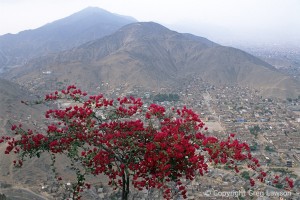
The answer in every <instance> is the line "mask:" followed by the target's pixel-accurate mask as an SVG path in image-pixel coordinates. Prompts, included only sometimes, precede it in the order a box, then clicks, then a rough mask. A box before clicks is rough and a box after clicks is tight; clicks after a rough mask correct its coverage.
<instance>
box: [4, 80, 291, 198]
mask: <svg viewBox="0 0 300 200" xmlns="http://www.w3.org/2000/svg"><path fill="white" fill-rule="evenodd" d="M58 99H64V100H65V101H68V102H73V104H71V105H70V106H69V107H64V108H61V109H54V110H48V111H47V112H46V114H45V117H46V118H47V119H48V120H49V125H48V127H47V128H46V130H45V132H43V133H39V132H36V131H33V130H27V131H25V130H24V129H23V128H22V126H20V125H19V126H16V125H13V126H12V131H14V132H15V134H16V135H17V136H16V137H2V139H0V143H2V142H6V143H7V148H6V151H5V153H6V154H9V153H10V152H12V151H13V152H14V153H16V154H18V155H19V157H20V160H18V161H14V164H15V165H16V166H22V163H23V161H24V159H25V158H26V157H36V156H37V157H39V156H40V154H41V153H43V152H49V153H50V154H51V155H52V158H53V161H55V155H56V154H64V155H66V156H67V157H68V158H69V159H70V161H72V163H77V165H78V164H79V165H80V166H77V167H74V168H73V169H74V170H75V171H76V174H77V184H75V186H74V188H73V189H74V198H77V197H79V192H80V191H82V190H83V188H85V187H87V188H89V187H90V185H89V184H87V183H85V175H86V174H92V175H95V176H96V175H100V174H104V175H106V176H107V177H108V178H109V183H108V184H109V185H111V186H112V187H114V188H118V187H119V188H121V190H122V199H124V200H125V199H128V195H129V192H130V185H132V186H133V187H135V188H137V189H139V190H142V189H144V188H146V189H151V188H158V189H162V190H163V191H164V198H166V199H170V198H172V196H173V195H174V194H175V193H176V194H177V193H179V194H180V195H182V196H183V197H184V198H186V197H187V194H186V192H187V191H186V188H185V184H183V181H182V179H186V180H193V179H194V178H195V176H196V175H197V174H200V175H204V174H205V173H206V172H207V171H208V168H209V165H208V164H209V163H211V164H223V165H228V166H229V167H231V168H232V169H234V170H235V171H236V172H238V171H239V170H238V167H237V164H245V166H247V167H248V168H250V169H252V170H254V171H256V172H258V173H257V176H256V178H257V179H259V180H261V181H262V182H263V181H264V179H265V177H266V176H267V174H266V173H265V172H263V171H262V170H261V169H260V165H259V163H258V160H257V159H256V158H254V157H252V155H251V153H250V148H249V146H248V144H246V143H241V142H239V141H238V140H237V139H235V136H234V134H230V135H229V136H228V137H226V138H225V139H218V138H216V137H213V136H207V135H206V134H205V132H206V129H207V128H205V127H204V123H203V122H202V121H201V120H200V118H199V116H198V115H197V114H196V113H195V112H193V111H192V110H191V109H187V108H186V107H183V108H182V109H175V108H171V109H166V108H164V107H162V106H159V105H156V104H151V105H150V106H149V107H147V108H144V106H143V102H142V101H141V99H135V98H132V97H130V98H126V97H123V98H118V99H117V100H115V101H114V100H110V99H107V98H105V97H104V96H103V95H101V94H100V95H95V96H89V97H87V94H86V93H84V92H82V91H81V90H80V89H77V88H76V87H75V86H69V87H68V88H67V90H62V91H61V92H57V91H56V92H55V93H52V94H49V95H46V98H45V101H56V100H58ZM74 166H75V165H74ZM57 178H58V179H60V178H59V177H57ZM286 180H287V183H288V184H289V186H290V187H292V186H293V182H292V180H291V179H289V178H287V179H286ZM275 181H277V179H276V180H275ZM171 183H173V184H171ZM250 183H251V185H254V179H250Z"/></svg>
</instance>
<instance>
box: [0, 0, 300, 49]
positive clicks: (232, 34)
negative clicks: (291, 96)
mask: <svg viewBox="0 0 300 200" xmlns="http://www.w3.org/2000/svg"><path fill="white" fill-rule="evenodd" d="M0 4H1V6H0V24H1V27H0V35H3V34H6V33H18V32H20V31H22V30H27V29H35V28H37V27H40V26H42V25H44V24H46V23H49V22H52V21H55V20H57V19H60V18H63V17H66V16H68V15H71V14H72V13H74V12H77V11H79V10H82V9H84V8H85V7H88V6H95V7H100V8H103V9H105V10H108V11H110V12H113V13H118V14H122V15H127V16H132V17H134V18H136V19H137V20H138V21H155V22H158V23H160V24H162V25H165V26H167V27H169V28H171V29H174V30H176V31H179V32H190V33H193V34H195V35H200V36H204V37H207V38H208V39H211V40H214V41H216V42H219V43H221V44H231V43H235V44H236V43H241V44H243V43H253V44H255V43H257V44H262V43H279V44H293V45H297V44H299V42H300V15H299V7H300V1H297V0H288V1H287V0H263V1H261V0H246V1H239V0H227V1H219V0H209V1H208V0H186V1H183V0H179V1H169V0H165V1H158V0H154V1H145V0H142V1H141V0H128V1H126V2H125V1H121V0H110V1H100V0H84V1H83V0H72V1H70V0H64V1H59V0H52V1H50V0H44V1H38V0H27V1H21V0H1V2H0Z"/></svg>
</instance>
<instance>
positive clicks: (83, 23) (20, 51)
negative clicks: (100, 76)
mask: <svg viewBox="0 0 300 200" xmlns="http://www.w3.org/2000/svg"><path fill="white" fill-rule="evenodd" d="M133 22H136V20H135V19H134V18H131V17H127V16H121V15H118V14H113V13H110V12H108V11H105V10H103V9H100V8H95V7H88V8H86V9H84V10H82V11H80V12H77V13H75V14H73V15H71V16H69V17H66V18H63V19H60V20H57V21H54V22H52V23H49V24H46V25H44V26H42V27H40V28H37V29H34V30H26V31H22V32H20V33H18V34H6V35H2V36H0V73H1V71H3V70H4V69H5V68H9V67H13V66H18V65H21V64H24V63H26V62H27V61H28V60H29V59H31V58H34V57H37V56H41V55H45V54H48V53H53V52H58V51H62V50H66V49H69V48H72V47H75V46H78V45H80V44H83V43H85V42H88V41H90V40H94V39H98V38H101V37H103V36H106V35H109V34H111V33H113V32H114V31H116V30H117V29H119V28H120V27H122V26H124V25H126V24H129V23H133Z"/></svg>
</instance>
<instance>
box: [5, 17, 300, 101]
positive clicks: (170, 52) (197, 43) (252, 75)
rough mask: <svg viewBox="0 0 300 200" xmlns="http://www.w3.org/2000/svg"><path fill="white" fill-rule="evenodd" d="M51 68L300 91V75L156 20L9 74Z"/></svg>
mask: <svg viewBox="0 0 300 200" xmlns="http://www.w3.org/2000/svg"><path fill="white" fill-rule="evenodd" d="M22 69H23V70H22ZM47 70H48V71H52V72H53V74H52V76H54V77H55V78H56V79H57V80H59V81H62V80H66V79H68V80H70V81H71V82H76V83H79V84H80V85H83V86H85V87H88V86H87V85H89V87H90V86H91V85H93V84H96V83H97V82H101V81H104V82H110V83H111V84H112V85H113V86H117V85H120V84H124V83H126V84H128V85H131V86H133V85H139V86H143V87H146V88H153V87H165V86H168V87H171V86H175V85H176V84H180V80H181V79H183V78H184V77H187V76H189V75H197V76H199V77H201V78H202V79H203V80H205V81H208V82H210V83H213V84H216V85H222V84H229V85H235V84H236V85H241V86H247V87H248V86H250V87H253V88H257V89H261V90H262V95H267V96H276V97H280V98H286V97H292V96H297V95H298V93H299V88H300V87H299V83H298V82H296V80H293V79H291V78H290V77H287V76H284V75H282V74H281V73H280V72H278V71H277V70H276V69H275V68H274V67H273V66H271V65H269V64H268V63H266V62H264V61H262V60H260V59H258V58H256V57H254V56H252V55H250V54H248V53H246V52H244V51H241V50H238V49H235V48H232V47H225V46H221V45H219V44H216V43H214V42H211V41H209V40H207V39H205V38H202V37H198V36H193V35H191V34H182V33H178V32H175V31H171V30H169V29H167V28H166V27H164V26H162V25H160V24H157V23H154V22H137V23H132V24H129V25H126V26H123V27H122V28H120V29H119V30H118V31H116V32H114V33H113V34H111V35H108V36H105V37H103V38H100V39H97V40H93V41H89V42H87V43H85V44H82V45H80V46H78V47H74V48H72V49H71V50H66V51H63V52H60V53H57V54H53V55H47V56H44V57H40V58H37V59H35V60H32V61H31V62H30V63H28V64H27V65H25V66H24V67H22V68H19V69H16V70H14V71H12V72H11V73H9V74H7V77H10V78H14V79H16V80H17V81H20V83H21V84H23V83H25V82H28V81H29V80H31V79H32V78H33V77H35V78H36V77H38V76H39V75H40V73H41V72H42V71H47ZM18 74H19V75H18Z"/></svg>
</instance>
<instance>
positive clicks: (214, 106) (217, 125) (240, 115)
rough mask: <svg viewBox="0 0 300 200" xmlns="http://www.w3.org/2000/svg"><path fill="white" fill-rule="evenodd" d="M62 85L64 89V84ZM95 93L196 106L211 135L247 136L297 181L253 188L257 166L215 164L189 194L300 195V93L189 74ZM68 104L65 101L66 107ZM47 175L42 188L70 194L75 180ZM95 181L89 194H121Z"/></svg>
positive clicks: (266, 162)
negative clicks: (179, 80)
mask: <svg viewBox="0 0 300 200" xmlns="http://www.w3.org/2000/svg"><path fill="white" fill-rule="evenodd" d="M49 74H50V73H48V74H45V73H44V74H41V75H42V76H47V75H49ZM45 80H46V79H45ZM60 87H62V88H63V86H62V85H60ZM49 89H50V88H49ZM52 89H54V88H52ZM94 92H95V93H96V92H99V93H103V94H105V95H106V96H107V97H110V98H117V97H120V96H134V97H142V98H143V101H144V106H145V107H147V106H149V105H150V104H151V103H157V104H160V105H163V106H166V107H175V108H176V107H178V108H180V107H183V106H187V107H188V108H192V109H193V110H195V111H196V112H197V113H198V114H200V117H201V119H202V120H203V121H204V123H205V124H206V126H207V127H208V130H209V131H208V133H207V134H213V135H215V136H217V137H221V138H222V137H227V136H228V134H230V133H235V134H236V136H237V139H238V140H240V141H246V142H247V143H248V144H249V145H250V148H251V150H252V152H253V155H254V156H256V157H257V158H258V159H259V161H260V163H261V165H262V166H263V168H265V169H267V170H268V173H270V174H271V175H272V176H275V175H280V176H282V177H284V176H286V175H287V176H289V177H292V178H293V179H295V180H296V181H295V187H294V189H293V190H291V191H286V190H284V188H282V185H277V186H276V187H273V186H271V184H270V183H265V184H262V183H258V184H256V185H255V186H254V187H250V183H249V180H248V179H249V176H252V173H251V171H248V170H247V169H246V170H245V169H244V170H242V171H241V172H240V173H239V174H237V173H235V172H234V170H232V169H230V168H228V167H226V166H225V167H224V166H223V167H222V166H215V168H212V169H211V170H210V171H209V173H208V174H207V175H206V176H203V177H201V176H199V177H197V178H196V180H194V181H193V182H186V184H187V185H188V198H189V199H206V198H208V197H209V198H210V199H219V198H220V196H222V195H223V196H224V195H228V197H229V198H230V197H236V198H239V199H249V198H250V197H251V198H252V199H257V198H259V197H260V196H262V197H266V196H268V198H269V199H278V197H282V198H283V199H298V198H300V178H299V177H300V148H299V143H300V134H299V130H300V97H299V98H297V99H290V98H289V99H286V100H281V99H276V98H263V97H262V96H260V95H259V91H258V90H256V89H251V88H249V87H238V86H224V87H216V86H213V85H211V84H209V83H207V82H205V81H203V80H201V79H200V78H197V77H193V78H190V79H188V81H187V82H184V83H183V84H182V87H181V88H178V89H174V88H172V87H170V88H167V87H164V88H159V89H157V90H152V91H147V90H144V89H143V88H142V87H137V86H136V87H133V88H128V87H127V86H126V85H125V84H123V85H119V87H116V88H113V87H110V84H109V83H101V84H99V85H98V87H97V88H96V89H95V91H94ZM168 97H172V98H168ZM174 97H176V98H174ZM65 103H66V102H63V101H62V102H60V106H63V105H64V104H65ZM27 119H28V123H34V124H37V122H32V121H31V118H30V116H28V118H27ZM16 120H17V119H16ZM240 167H241V169H242V168H243V166H240ZM47 180H48V181H46V182H43V183H42V184H41V185H40V187H39V188H35V190H36V193H43V194H47V195H49V196H52V197H53V198H65V197H67V196H68V194H66V192H65V191H66V190H65V189H66V188H68V187H69V188H70V187H71V186H70V185H71V183H70V182H67V183H65V186H64V187H61V186H59V185H58V184H57V183H56V182H55V181H53V180H52V179H51V178H48V179H47ZM93 186H94V187H93V188H92V189H91V190H89V191H86V192H85V195H86V197H89V198H91V199H107V198H110V197H113V196H115V195H117V194H118V193H116V192H115V191H113V190H111V189H110V188H109V187H108V186H106V182H105V181H100V182H99V181H98V182H97V183H96V184H94V185H93ZM218 192H219V193H218ZM221 192H223V193H221ZM225 192H228V193H226V194H225ZM283 192H284V193H283ZM161 195H162V194H161V193H159V192H158V191H147V190H144V191H142V192H139V191H133V193H132V197H133V198H134V197H135V198H137V199H153V198H155V199H156V198H160V197H161ZM218 195H219V196H218ZM251 198H250V199H251ZM178 199H180V198H179V197H178Z"/></svg>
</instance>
